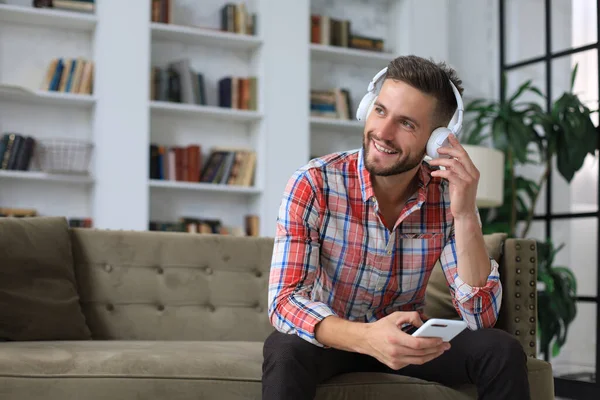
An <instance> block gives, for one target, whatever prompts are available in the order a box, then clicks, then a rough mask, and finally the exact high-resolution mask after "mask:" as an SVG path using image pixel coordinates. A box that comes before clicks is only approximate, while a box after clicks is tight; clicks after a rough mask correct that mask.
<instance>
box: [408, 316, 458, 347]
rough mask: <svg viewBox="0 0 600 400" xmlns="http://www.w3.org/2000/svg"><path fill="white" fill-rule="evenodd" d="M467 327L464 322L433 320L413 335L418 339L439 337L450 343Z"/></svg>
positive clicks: (424, 324) (429, 320) (428, 321)
mask: <svg viewBox="0 0 600 400" xmlns="http://www.w3.org/2000/svg"><path fill="white" fill-rule="evenodd" d="M466 327H467V323H466V322H465V321H462V320H454V319H441V318H432V319H428V320H427V321H426V322H425V323H423V325H421V326H420V327H419V329H417V330H416V331H414V332H413V333H412V335H413V336H418V337H439V338H442V340H443V341H444V342H449V341H451V340H452V339H454V337H455V336H456V335H458V334H459V333H461V332H462V331H463V330H464V329H465V328H466Z"/></svg>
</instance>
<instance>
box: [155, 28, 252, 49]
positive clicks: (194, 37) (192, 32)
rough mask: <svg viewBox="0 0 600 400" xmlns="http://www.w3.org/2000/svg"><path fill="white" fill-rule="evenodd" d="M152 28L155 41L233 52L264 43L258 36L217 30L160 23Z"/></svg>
mask: <svg viewBox="0 0 600 400" xmlns="http://www.w3.org/2000/svg"><path fill="white" fill-rule="evenodd" d="M150 27H151V28H150V29H151V31H152V39H154V40H168V41H174V42H179V43H185V44H191V45H209V46H218V47H220V48H227V49H233V50H253V49H256V48H258V47H259V46H260V45H261V44H262V41H261V40H260V39H259V38H257V37H256V36H250V35H242V34H238V33H231V32H222V31H219V30H216V29H208V28H197V27H192V26H182V25H171V24H164V23H160V22H152V23H151V25H150Z"/></svg>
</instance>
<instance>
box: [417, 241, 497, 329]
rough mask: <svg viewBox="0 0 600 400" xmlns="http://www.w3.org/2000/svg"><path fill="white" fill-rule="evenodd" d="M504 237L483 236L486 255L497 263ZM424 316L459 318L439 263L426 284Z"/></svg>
mask: <svg viewBox="0 0 600 400" xmlns="http://www.w3.org/2000/svg"><path fill="white" fill-rule="evenodd" d="M506 237H507V235H506V234H505V233H492V234H488V235H483V239H484V241H485V246H486V248H487V251H488V254H489V255H490V256H491V257H492V258H494V260H496V261H498V262H500V257H501V256H502V244H503V243H504V241H505V240H506ZM425 315H427V316H428V317H431V318H434V317H435V318H447V319H458V318H459V316H458V312H457V311H456V309H455V308H454V305H453V303H452V296H451V295H450V289H449V287H448V281H447V280H446V276H445V275H444V272H443V271H442V267H441V265H440V262H439V261H438V262H437V264H436V265H435V267H434V269H433V271H432V272H431V276H430V277H429V283H428V284H427V291H426V293H425Z"/></svg>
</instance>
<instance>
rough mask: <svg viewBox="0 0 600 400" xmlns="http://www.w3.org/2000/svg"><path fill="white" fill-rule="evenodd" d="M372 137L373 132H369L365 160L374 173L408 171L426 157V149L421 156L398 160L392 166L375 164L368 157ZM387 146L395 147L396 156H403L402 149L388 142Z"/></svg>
mask: <svg viewBox="0 0 600 400" xmlns="http://www.w3.org/2000/svg"><path fill="white" fill-rule="evenodd" d="M371 138H372V134H371V133H369V134H367V137H366V138H365V139H364V140H363V161H364V164H365V168H366V169H367V171H369V173H370V174H372V175H377V176H392V175H398V174H401V173H403V172H406V171H410V170H411V169H413V168H415V167H416V166H417V165H419V164H421V162H422V161H423V158H424V157H425V150H423V152H422V154H421V155H420V156H419V157H413V158H409V159H407V160H404V161H401V160H398V161H396V162H395V163H394V164H393V165H391V166H390V167H387V168H380V167H377V166H376V165H373V164H372V163H371V162H370V161H369V157H368V156H369V151H370V148H369V142H370V141H371V140H372V139H371ZM386 146H387V147H389V148H391V149H393V150H394V151H397V152H398V153H397V154H396V156H398V157H400V156H402V150H400V149H397V148H396V147H394V146H391V145H389V144H388V143H386Z"/></svg>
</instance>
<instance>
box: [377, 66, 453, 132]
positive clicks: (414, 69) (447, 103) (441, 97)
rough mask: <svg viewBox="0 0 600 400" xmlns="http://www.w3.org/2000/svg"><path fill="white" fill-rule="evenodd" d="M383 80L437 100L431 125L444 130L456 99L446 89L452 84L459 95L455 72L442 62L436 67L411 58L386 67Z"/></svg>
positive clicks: (449, 89) (451, 91)
mask: <svg viewBox="0 0 600 400" xmlns="http://www.w3.org/2000/svg"><path fill="white" fill-rule="evenodd" d="M385 78H386V79H392V80H397V81H402V82H405V83H407V84H409V85H411V86H413V87H414V88H416V89H419V90H420V91H422V92H424V93H427V94H429V95H432V96H434V97H435V98H436V99H437V105H436V110H435V115H434V118H433V121H434V123H435V124H436V125H437V126H435V127H434V128H436V127H438V126H447V125H448V123H449V122H450V120H451V119H452V116H453V115H454V112H455V111H456V107H457V104H456V97H455V96H454V91H453V90H452V86H451V85H450V82H449V80H452V82H453V83H454V85H455V86H456V88H457V89H458V91H459V93H460V94H461V95H462V93H463V90H464V89H463V87H462V81H461V80H460V79H459V78H458V75H457V73H456V71H455V70H454V69H452V68H450V67H449V66H447V65H446V63H444V62H439V63H436V62H434V61H433V60H427V59H425V58H422V57H418V56H415V55H408V56H400V57H397V58H395V59H393V60H392V61H390V62H389V64H388V69H387V73H386V76H385Z"/></svg>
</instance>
